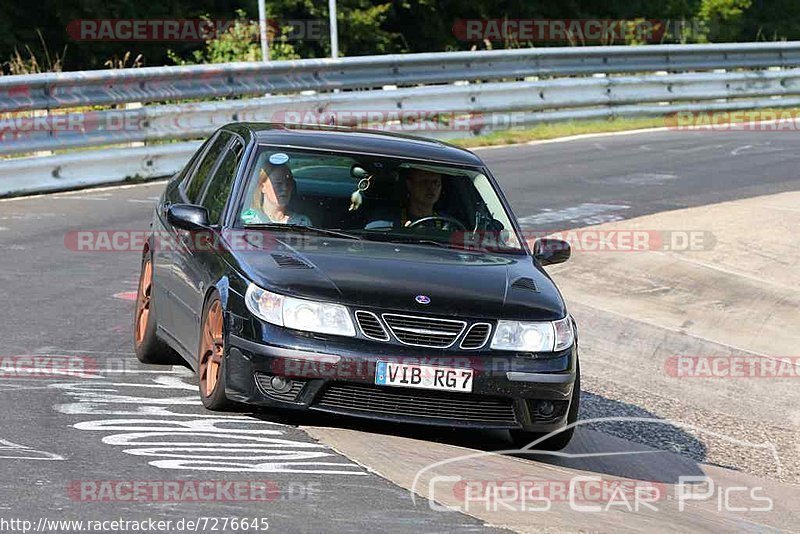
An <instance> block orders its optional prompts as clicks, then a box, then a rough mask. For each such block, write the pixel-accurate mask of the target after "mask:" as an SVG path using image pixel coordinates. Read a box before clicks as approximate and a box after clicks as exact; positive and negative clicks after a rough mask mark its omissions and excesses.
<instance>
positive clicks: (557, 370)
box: [225, 324, 578, 432]
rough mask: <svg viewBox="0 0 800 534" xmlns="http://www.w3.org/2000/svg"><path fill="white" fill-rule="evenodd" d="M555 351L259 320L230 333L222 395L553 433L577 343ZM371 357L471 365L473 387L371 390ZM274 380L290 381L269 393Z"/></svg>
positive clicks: (562, 420) (567, 394)
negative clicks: (373, 336) (325, 331)
mask: <svg viewBox="0 0 800 534" xmlns="http://www.w3.org/2000/svg"><path fill="white" fill-rule="evenodd" d="M250 337H252V338H259V339H248V338H250ZM267 340H269V341H267ZM553 356H554V357H548V358H536V357H531V355H518V354H513V353H505V352H502V351H491V350H481V351H464V350H452V351H448V350H442V349H426V348H421V347H412V346H399V345H394V344H388V343H381V342H374V341H369V340H364V339H356V338H342V337H336V336H317V335H309V334H305V333H299V332H293V331H290V330H287V329H284V328H280V327H274V326H272V325H267V324H264V325H262V328H261V329H260V330H259V329H257V330H256V331H255V332H254V335H250V336H248V335H245V334H243V333H242V332H238V333H236V334H234V333H231V334H229V335H228V351H227V355H226V362H225V373H226V380H225V383H226V394H227V396H228V398H230V399H231V400H234V401H237V402H242V403H246V404H251V405H258V406H271V407H280V408H289V409H300V410H313V411H322V412H328V413H336V414H341V415H350V416H357V417H365V418H370V419H380V420H388V421H395V422H408V423H415V424H428V425H438V426H450V427H463V428H507V429H522V430H526V431H531V432H551V431H554V430H557V429H559V428H562V427H563V426H564V425H565V424H566V419H567V414H568V412H569V405H570V402H571V398H572V393H573V387H574V384H575V379H576V374H575V369H576V368H577V365H576V363H577V358H578V351H577V343H576V344H574V345H573V346H572V347H571V348H569V349H567V350H565V351H562V352H559V353H557V354H555V355H553ZM378 361H396V362H400V363H409V364H421V365H430V366H442V367H456V368H471V369H473V370H474V378H473V388H472V392H471V393H463V392H439V391H432V390H422V389H416V388H405V387H396V386H377V385H375V367H376V363H377V362H378ZM272 377H283V378H285V379H287V380H290V381H291V382H290V383H289V384H287V386H286V387H285V388H282V389H275V388H273V387H272V381H271V379H272ZM284 390H285V391H284ZM547 402H549V403H550V406H548V405H547ZM551 407H552V412H551V411H550V408H551Z"/></svg>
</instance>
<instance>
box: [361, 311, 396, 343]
mask: <svg viewBox="0 0 800 534" xmlns="http://www.w3.org/2000/svg"><path fill="white" fill-rule="evenodd" d="M356 320H357V321H358V327H359V328H360V329H361V333H362V334H364V336H366V337H368V338H370V339H377V340H378V341H389V334H387V333H386V330H385V329H384V328H383V325H382V324H381V321H380V320H379V319H378V316H377V315H375V314H374V313H372V312H368V311H363V310H358V311H357V312H356Z"/></svg>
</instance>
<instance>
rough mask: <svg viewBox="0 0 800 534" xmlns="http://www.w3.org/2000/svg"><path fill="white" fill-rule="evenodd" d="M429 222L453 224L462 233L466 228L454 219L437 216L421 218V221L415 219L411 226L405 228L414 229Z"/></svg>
mask: <svg viewBox="0 0 800 534" xmlns="http://www.w3.org/2000/svg"><path fill="white" fill-rule="evenodd" d="M430 221H444V222H445V223H455V224H457V225H458V227H459V228H460V229H461V230H462V231H466V230H467V227H466V226H464V224H463V223H462V222H461V221H459V220H458V219H454V218H452V217H442V216H439V215H434V216H432V217H423V218H421V219H417V220H416V221H414V222H412V223H411V224H409V225H408V226H406V228H414V227H416V226H419V225H421V224H422V223H426V222H430Z"/></svg>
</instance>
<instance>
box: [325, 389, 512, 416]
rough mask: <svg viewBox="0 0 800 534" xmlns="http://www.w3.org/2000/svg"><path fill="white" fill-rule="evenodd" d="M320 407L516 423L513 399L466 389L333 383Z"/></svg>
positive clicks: (347, 410)
mask: <svg viewBox="0 0 800 534" xmlns="http://www.w3.org/2000/svg"><path fill="white" fill-rule="evenodd" d="M317 406H318V407H320V408H327V409H332V410H336V411H346V412H362V413H372V414H384V415H395V416H406V417H416V418H430V419H449V420H453V421H462V422H470V423H484V424H499V425H507V426H516V424H517V419H516V416H515V413H514V404H513V401H512V400H511V399H507V398H502V397H487V396H482V395H469V394H464V393H448V392H442V391H426V390H422V389H416V390H412V389H400V388H386V387H377V386H363V385H357V384H337V383H333V384H330V385H329V386H328V387H327V389H326V390H325V391H324V393H323V395H322V398H321V399H320V400H319V402H318V403H317Z"/></svg>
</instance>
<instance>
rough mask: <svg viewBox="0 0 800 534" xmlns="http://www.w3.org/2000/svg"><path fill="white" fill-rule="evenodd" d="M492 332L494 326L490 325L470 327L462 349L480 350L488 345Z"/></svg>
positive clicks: (476, 324) (462, 343) (481, 324)
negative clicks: (487, 341)
mask: <svg viewBox="0 0 800 534" xmlns="http://www.w3.org/2000/svg"><path fill="white" fill-rule="evenodd" d="M491 331H492V325H490V324H489V323H475V324H474V325H472V326H470V327H469V330H468V331H467V335H465V336H464V339H463V340H462V341H461V348H462V349H479V348H481V347H483V346H484V345H486V340H487V339H489V333H490V332H491Z"/></svg>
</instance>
